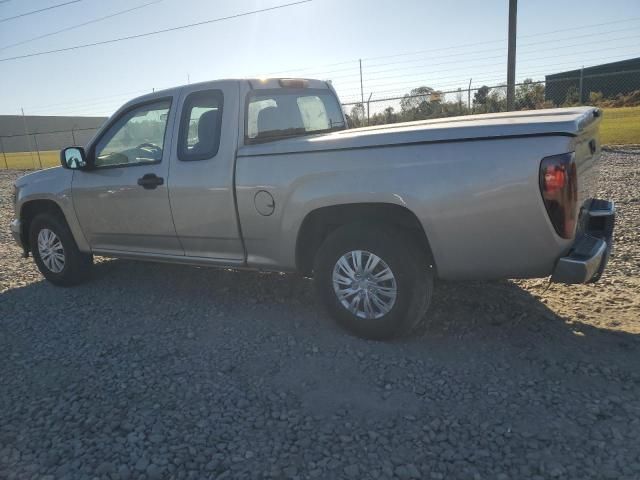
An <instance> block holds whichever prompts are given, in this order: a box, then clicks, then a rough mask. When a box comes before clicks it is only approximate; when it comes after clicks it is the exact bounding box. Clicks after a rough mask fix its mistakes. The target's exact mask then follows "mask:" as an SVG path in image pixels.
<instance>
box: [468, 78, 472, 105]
mask: <svg viewBox="0 0 640 480" xmlns="http://www.w3.org/2000/svg"><path fill="white" fill-rule="evenodd" d="M472 80H473V78H470V79H469V90H468V91H467V108H468V109H469V113H471V81H472Z"/></svg>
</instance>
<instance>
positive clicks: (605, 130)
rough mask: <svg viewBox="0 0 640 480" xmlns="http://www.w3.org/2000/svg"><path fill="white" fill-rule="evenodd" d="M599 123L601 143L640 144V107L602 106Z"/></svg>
mask: <svg viewBox="0 0 640 480" xmlns="http://www.w3.org/2000/svg"><path fill="white" fill-rule="evenodd" d="M603 111H604V116H603V119H602V123H601V124H600V142H601V143H602V144H603V145H628V144H634V143H635V144H640V107H622V108H604V109H603Z"/></svg>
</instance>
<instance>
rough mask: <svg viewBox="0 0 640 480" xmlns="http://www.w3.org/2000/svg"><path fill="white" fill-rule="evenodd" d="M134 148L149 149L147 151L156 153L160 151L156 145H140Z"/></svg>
mask: <svg viewBox="0 0 640 480" xmlns="http://www.w3.org/2000/svg"><path fill="white" fill-rule="evenodd" d="M136 148H146V149H149V150H156V151H159V152H161V151H162V149H161V148H160V147H159V146H158V145H156V144H154V143H141V144H140V145H138V146H137V147H136Z"/></svg>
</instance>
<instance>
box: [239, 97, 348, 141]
mask: <svg viewBox="0 0 640 480" xmlns="http://www.w3.org/2000/svg"><path fill="white" fill-rule="evenodd" d="M344 128H346V125H345V122H344V117H343V116H342V109H341V108H340V104H339V103H338V99H337V98H336V96H335V95H334V94H333V93H332V92H331V91H329V90H317V89H295V90H294V89H286V90H285V89H276V90H256V91H253V92H251V93H250V94H249V100H248V104H247V124H246V132H247V143H259V142H265V141H270V140H277V139H280V138H286V137H292V136H298V135H308V134H316V133H324V132H331V131H335V130H343V129H344Z"/></svg>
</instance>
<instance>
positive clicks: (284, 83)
mask: <svg viewBox="0 0 640 480" xmlns="http://www.w3.org/2000/svg"><path fill="white" fill-rule="evenodd" d="M222 82H248V83H249V86H250V87H251V89H252V90H262V89H276V88H315V89H327V90H332V87H331V83H330V82H329V81H324V80H317V79H313V78H291V77H275V78H221V79H216V80H207V81H204V82H197V83H191V84H184V85H178V86H175V87H171V88H165V89H163V90H156V91H154V92H151V93H147V94H145V95H140V96H139V97H135V98H132V99H131V100H129V101H128V102H126V103H125V104H124V105H123V107H126V106H128V105H129V104H132V103H139V102H140V101H144V100H153V99H154V98H162V97H167V96H173V95H175V94H176V93H178V92H180V90H182V89H183V88H186V87H193V86H202V87H206V86H207V85H211V86H214V84H216V83H222Z"/></svg>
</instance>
